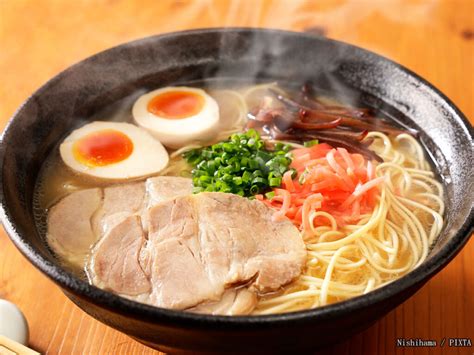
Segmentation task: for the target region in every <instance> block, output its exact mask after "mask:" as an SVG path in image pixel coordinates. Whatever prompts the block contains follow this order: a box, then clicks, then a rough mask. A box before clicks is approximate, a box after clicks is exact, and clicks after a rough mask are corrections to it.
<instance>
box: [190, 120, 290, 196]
mask: <svg viewBox="0 0 474 355" xmlns="http://www.w3.org/2000/svg"><path fill="white" fill-rule="evenodd" d="M290 150H291V146H290V145H288V144H283V143H276V144H275V146H274V150H272V151H269V150H267V149H265V142H264V141H263V140H262V139H261V138H260V136H259V134H258V133H257V132H256V131H255V130H253V129H249V130H248V131H247V132H245V133H236V134H233V135H232V136H231V137H230V138H229V140H227V141H224V142H220V143H217V144H214V145H212V146H210V147H205V148H201V149H194V150H190V151H188V152H186V153H184V154H183V157H184V158H185V159H186V160H187V162H188V163H190V164H191V165H192V166H193V167H194V169H193V170H192V172H191V174H192V179H193V185H194V189H193V192H194V193H199V192H203V191H219V192H231V193H234V194H237V195H240V196H246V197H251V196H254V195H255V194H258V193H263V192H265V191H268V190H270V189H271V188H273V187H278V186H280V185H281V181H282V176H283V174H284V173H285V172H286V171H288V170H290V164H291V161H292V156H291V153H289V151H290ZM291 171H292V175H294V169H291ZM269 194H271V192H269Z"/></svg>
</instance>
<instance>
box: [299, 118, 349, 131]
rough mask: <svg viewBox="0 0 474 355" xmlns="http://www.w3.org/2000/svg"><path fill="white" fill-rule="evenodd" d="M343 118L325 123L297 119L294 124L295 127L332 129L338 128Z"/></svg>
mask: <svg viewBox="0 0 474 355" xmlns="http://www.w3.org/2000/svg"><path fill="white" fill-rule="evenodd" d="M341 121H342V118H337V119H335V120H333V121H330V122H323V123H306V122H301V121H295V122H293V124H292V127H293V128H302V129H307V130H320V129H331V128H336V127H337V126H339V124H340V123H341Z"/></svg>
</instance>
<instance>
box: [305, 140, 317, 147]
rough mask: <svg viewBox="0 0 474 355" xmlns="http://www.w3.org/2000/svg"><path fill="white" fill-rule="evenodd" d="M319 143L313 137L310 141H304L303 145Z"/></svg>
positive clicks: (308, 145) (310, 145)
mask: <svg viewBox="0 0 474 355" xmlns="http://www.w3.org/2000/svg"><path fill="white" fill-rule="evenodd" d="M316 144H319V141H318V140H317V139H313V140H312V141H306V142H304V143H303V145H304V146H305V147H307V148H309V147H312V146H313V145H316Z"/></svg>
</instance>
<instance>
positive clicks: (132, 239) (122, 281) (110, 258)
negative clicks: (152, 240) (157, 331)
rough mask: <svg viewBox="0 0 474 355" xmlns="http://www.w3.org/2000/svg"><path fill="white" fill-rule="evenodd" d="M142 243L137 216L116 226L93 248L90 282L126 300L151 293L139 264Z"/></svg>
mask: <svg viewBox="0 0 474 355" xmlns="http://www.w3.org/2000/svg"><path fill="white" fill-rule="evenodd" d="M144 243H145V235H144V233H143V230H142V224H141V221H140V217H139V216H136V215H131V216H128V217H126V218H124V219H123V220H122V221H120V222H119V223H117V224H115V225H114V226H113V227H112V228H110V230H109V231H107V232H106V234H105V236H104V238H102V239H101V240H100V241H99V243H97V245H96V246H95V248H94V249H95V252H94V255H95V257H94V258H93V259H92V262H91V266H90V268H91V270H92V275H93V276H92V277H93V279H92V282H93V283H94V284H96V285H97V286H99V287H101V288H104V289H108V290H111V291H113V292H116V293H120V294H124V295H127V296H135V295H139V294H142V293H145V292H148V291H150V289H151V285H150V282H149V280H148V278H147V276H146V275H145V272H144V271H143V269H142V266H141V264H140V260H139V259H140V250H141V248H142V246H143V244H144Z"/></svg>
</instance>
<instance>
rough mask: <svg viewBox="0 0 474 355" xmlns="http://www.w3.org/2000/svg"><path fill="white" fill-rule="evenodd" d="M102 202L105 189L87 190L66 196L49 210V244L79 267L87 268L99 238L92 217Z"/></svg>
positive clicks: (47, 236)
mask: <svg viewBox="0 0 474 355" xmlns="http://www.w3.org/2000/svg"><path fill="white" fill-rule="evenodd" d="M101 203H102V190H101V189H99V188H93V189H86V190H81V191H75V192H73V193H72V194H70V195H68V196H66V197H64V198H63V199H62V200H60V201H59V202H58V203H57V204H56V205H54V206H53V207H52V208H51V210H50V211H49V214H48V231H47V235H46V238H47V241H48V245H49V246H50V247H51V248H52V249H53V250H54V252H55V253H56V254H58V255H59V256H61V257H64V258H66V259H67V260H69V262H70V263H71V264H73V265H75V266H77V267H80V268H82V267H83V265H84V261H85V258H86V257H87V255H88V254H89V252H90V248H91V247H92V245H94V243H95V242H96V241H97V235H96V234H95V233H94V231H93V228H92V225H91V219H92V217H93V215H94V213H95V212H96V211H97V209H98V208H99V207H100V205H101Z"/></svg>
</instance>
